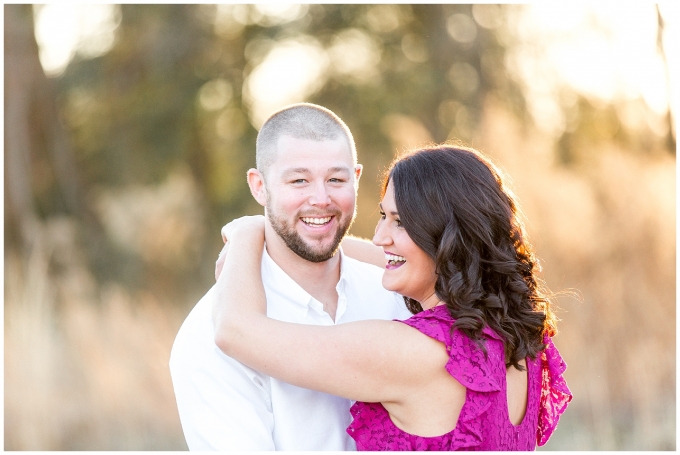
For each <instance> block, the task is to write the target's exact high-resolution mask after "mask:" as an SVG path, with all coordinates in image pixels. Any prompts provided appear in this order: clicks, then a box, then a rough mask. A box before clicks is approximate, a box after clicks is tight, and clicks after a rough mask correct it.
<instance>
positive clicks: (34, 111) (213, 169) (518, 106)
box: [5, 4, 654, 294]
mask: <svg viewBox="0 0 680 455" xmlns="http://www.w3.org/2000/svg"><path fill="white" fill-rule="evenodd" d="M268 8H269V9H268ZM272 8H273V9H272ZM276 8H277V7H275V6H272V5H269V6H267V5H152V4H149V5H130V4H125V5H122V6H121V7H120V25H119V27H118V29H117V30H116V40H115V43H114V45H113V47H112V49H111V50H110V51H109V52H107V53H105V54H104V55H101V56H99V57H96V58H83V57H81V56H79V55H78V54H76V57H75V58H74V59H73V60H72V61H71V62H70V64H69V65H68V67H67V68H66V70H65V72H64V73H63V75H61V76H59V77H57V78H46V77H45V76H44V73H43V72H42V70H41V69H40V67H39V62H38V54H37V48H36V44H35V39H34V38H33V35H32V33H33V31H32V14H31V8H30V7H28V6H19V5H8V6H6V8H5V10H6V12H7V14H6V19H5V22H6V27H5V38H6V39H5V47H6V54H5V60H6V68H5V75H6V77H5V89H6V90H5V93H6V95H7V96H6V101H5V103H6V104H5V112H6V128H5V131H6V132H7V133H8V134H6V137H5V148H6V151H7V153H6V158H5V160H6V179H5V182H6V183H5V184H6V189H7V197H8V204H7V208H6V214H5V216H6V220H8V221H10V224H12V223H13V224H12V226H14V225H16V226H19V225H22V224H26V223H29V222H30V221H27V220H30V219H32V218H36V217H37V218H40V217H45V216H51V215H54V214H59V213H63V214H73V215H74V216H76V217H78V218H79V219H80V220H81V221H83V225H84V226H88V228H87V229H89V231H88V232H99V233H100V235H103V234H101V232H103V231H102V227H101V226H100V225H99V224H98V223H99V221H98V220H99V219H100V218H101V213H100V214H99V218H97V217H92V216H89V215H87V214H89V213H93V212H95V211H96V210H98V208H97V207H95V206H96V205H97V204H98V203H99V202H98V201H100V200H101V197H100V196H99V195H100V194H101V193H102V192H111V191H114V192H115V191H118V190H122V189H126V188H134V187H144V186H148V185H160V184H161V183H162V182H165V181H166V180H167V179H168V178H169V177H170V176H172V175H175V174H177V173H182V172H184V171H183V170H184V169H188V170H189V174H190V180H191V181H192V182H194V183H195V187H196V188H197V192H198V200H197V201H196V202H195V205H196V207H197V210H198V211H199V212H200V213H203V214H204V219H202V220H200V221H198V220H197V221H196V223H202V224H204V225H205V232H207V235H209V237H207V238H206V239H203V238H202V237H200V238H199V235H198V234H197V233H195V232H193V231H192V232H191V233H190V234H188V235H189V236H190V237H191V238H192V241H191V242H188V243H187V245H189V244H193V245H192V246H190V247H189V246H187V247H186V248H192V251H193V253H191V254H189V253H186V252H185V253H186V254H184V253H182V255H179V256H176V259H175V260H165V261H164V262H162V261H159V260H156V258H155V256H154V254H147V255H146V257H143V256H144V255H143V254H142V253H141V252H139V251H137V252H135V251H134V250H133V249H131V248H128V249H124V248H121V247H120V245H119V246H118V247H116V246H113V243H112V242H111V241H110V240H111V239H110V238H109V241H107V242H101V241H100V242H92V241H91V245H88V247H87V248H86V250H87V251H88V253H89V254H90V261H91V263H92V266H93V269H94V270H95V271H96V272H97V274H98V277H99V279H100V280H108V279H113V280H119V281H123V282H125V283H127V284H128V285H131V286H136V287H143V286H148V284H149V283H158V284H157V286H156V287H158V288H159V289H160V290H159V292H161V291H163V290H165V292H168V293H170V294H177V292H179V290H180V289H185V288H186V287H187V286H189V284H188V283H192V284H193V286H195V288H196V289H204V288H205V287H206V286H207V285H208V284H209V283H210V281H211V280H212V273H211V269H212V258H213V257H214V256H215V255H216V252H217V251H218V250H219V247H220V243H221V242H220V239H219V236H218V234H217V232H218V231H219V227H220V226H221V225H222V224H223V223H224V222H225V221H226V220H228V219H231V218H233V217H236V216H240V215H243V214H245V213H254V212H256V211H259V210H260V209H259V207H258V206H257V204H256V203H255V202H254V201H253V200H252V198H251V196H250V194H249V191H248V188H247V186H246V184H245V179H244V175H245V171H246V170H247V169H248V168H249V167H251V166H253V165H254V144H255V137H256V134H257V129H256V128H257V127H259V124H258V120H257V118H256V117H257V116H256V115H255V114H254V112H255V110H256V106H255V103H256V102H255V101H253V99H251V98H252V96H251V98H248V97H247V96H245V94H246V93H247V92H248V83H249V82H250V79H251V76H253V75H254V74H255V73H256V70H257V69H258V65H260V64H262V63H263V62H264V61H265V60H266V59H267V58H268V57H269V56H270V55H272V54H273V53H274V51H275V50H276V49H277V46H279V45H282V43H284V42H289V41H290V40H292V39H299V40H302V39H308V40H309V39H313V40H314V42H315V43H318V44H319V46H320V47H321V48H322V51H323V53H324V55H325V56H326V57H328V65H327V66H323V65H322V62H319V63H318V65H319V68H318V69H319V71H320V72H319V77H318V80H316V81H313V82H314V83H315V84H316V86H315V87H316V88H315V89H314V90H312V91H311V93H310V94H308V95H305V96H303V98H304V99H300V100H299V101H303V100H306V101H310V102H315V103H318V104H321V105H324V106H327V107H328V108H330V109H331V110H333V111H335V112H336V113H338V114H339V115H340V116H341V117H342V118H343V119H344V120H345V121H346V122H347V124H348V125H349V126H350V128H351V130H352V131H353V132H354V135H355V140H356V142H357V147H358V150H359V156H360V161H361V162H362V163H363V164H364V166H365V173H364V176H365V177H364V179H363V183H362V185H361V188H360V198H359V215H360V218H359V220H358V221H357V223H356V225H355V226H354V228H353V232H354V233H356V234H358V235H362V236H370V235H371V232H372V226H373V224H372V221H373V220H370V219H368V217H367V216H366V215H367V214H369V213H371V212H372V211H373V210H374V209H373V208H374V206H375V204H376V203H377V197H378V185H377V181H376V178H375V176H376V175H377V174H378V173H379V172H380V171H381V170H382V169H384V167H385V166H386V165H387V163H388V162H389V161H390V160H391V159H392V157H393V156H394V154H395V153H398V152H399V151H401V149H403V148H405V147H407V146H417V145H422V144H423V143H426V142H441V141H444V140H450V139H459V140H462V141H465V142H473V141H474V140H475V137H474V134H475V131H476V130H477V127H478V123H479V121H480V119H481V116H482V112H483V110H484V108H485V102H486V100H488V99H489V97H493V98H494V99H495V100H497V101H500V102H501V103H504V104H505V107H506V108H507V109H508V110H510V111H511V112H514V114H515V115H517V116H519V117H521V118H522V119H523V120H524V122H523V123H524V124H526V123H527V120H528V118H529V117H528V116H527V108H526V103H525V99H524V93H523V91H522V86H521V84H519V83H518V82H517V81H515V80H514V79H513V77H512V76H511V75H510V73H509V72H508V70H507V69H506V66H505V55H506V52H507V50H508V48H509V47H511V46H512V45H513V42H514V41H513V36H512V32H511V31H510V29H509V28H508V17H509V16H510V15H511V13H513V12H516V11H517V8H518V7H517V6H513V5H489V4H484V5H461V4H455V5H418V4H416V5H389V4H380V5H362V4H357V5H336V4H330V5H318V4H314V5H293V6H290V7H288V10H285V11H284V10H283V9H276ZM287 11H288V12H287ZM290 11H292V13H290ZM571 98H575V97H574V96H571ZM576 98H577V99H578V97H576ZM562 108H563V110H564V111H565V112H566V114H565V117H567V118H568V119H569V123H570V127H569V128H568V129H567V130H566V131H565V132H564V134H563V136H562V138H561V140H560V141H559V144H558V146H557V147H556V153H557V156H558V158H559V159H558V162H561V163H563V164H573V163H576V162H579V160H581V159H582V158H583V153H582V150H583V147H582V144H583V143H584V141H585V142H587V143H597V141H600V140H610V139H611V138H614V139H616V140H619V141H623V142H635V141H638V143H639V144H641V145H643V146H644V144H645V143H646V142H645V141H647V142H649V141H652V142H653V140H652V139H650V137H653V136H650V135H646V134H645V133H646V130H642V131H640V132H638V133H635V134H633V133H631V132H630V131H628V130H627V129H625V128H623V127H621V120H620V116H621V114H620V113H619V112H618V110H617V109H615V108H614V107H612V106H611V105H610V106H604V107H600V106H597V107H596V106H594V105H592V104H591V103H588V101H587V100H585V99H581V100H580V101H578V102H576V103H574V102H571V103H564V105H563V107H562ZM31 116H32V117H31ZM594 119H596V120H594ZM64 126H65V128H64ZM652 145H654V144H652ZM647 148H653V147H652V146H651V145H650V146H649V147H647ZM29 149H30V150H32V151H31V152H30V153H28V152H27V150H29ZM29 156H30V157H31V158H30V159H31V161H29V160H28V157H29ZM29 174H32V175H31V177H30V178H28V176H29ZM84 195H87V197H84ZM100 211H101V210H100ZM192 216H193V215H192ZM119 217H120V216H119ZM37 218H36V219H37ZM88 219H89V221H88ZM131 222H132V221H131ZM157 224H160V225H162V220H161V221H159V222H158V223H157ZM13 229H14V228H12V229H10V230H9V235H8V239H12V238H13V235H14V234H13V233H14V232H15V231H16V232H20V231H21V229H20V228H16V229H14V230H13ZM147 229H148V228H147ZM107 235H108V237H111V234H110V233H109V234H107ZM95 237H96V236H94V234H91V235H90V234H88V235H87V236H86V238H95ZM167 238H168V239H171V238H172V237H167ZM7 241H9V240H7ZM7 241H6V242H7ZM168 241H171V240H168ZM120 243H121V241H120V240H119V244H120ZM97 245H98V246H97ZM159 248H161V249H162V247H159ZM182 248H185V247H184V246H183V247H182ZM207 258H211V260H207ZM196 275H198V276H200V277H201V280H199V281H198V282H196V280H195V278H194V277H195V276H196ZM164 283H172V285H170V286H169V287H168V286H167V284H164Z"/></svg>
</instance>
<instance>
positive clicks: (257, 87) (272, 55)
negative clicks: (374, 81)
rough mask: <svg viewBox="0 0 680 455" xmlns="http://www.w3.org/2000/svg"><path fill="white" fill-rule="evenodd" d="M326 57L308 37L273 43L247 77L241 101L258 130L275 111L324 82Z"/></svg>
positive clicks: (306, 94) (326, 65) (299, 99)
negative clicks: (242, 100)
mask: <svg viewBox="0 0 680 455" xmlns="http://www.w3.org/2000/svg"><path fill="white" fill-rule="evenodd" d="M327 70H328V56H327V54H326V52H325V51H324V49H323V47H322V46H321V44H320V43H319V42H318V41H317V40H316V39H314V38H312V37H309V36H303V37H298V38H294V39H288V40H284V41H281V42H279V43H276V44H275V45H274V47H273V48H272V49H271V50H270V51H269V53H268V54H267V55H266V57H264V60H263V61H262V63H260V64H259V65H257V66H256V67H255V69H254V70H253V71H252V72H251V73H250V75H249V76H248V78H247V79H246V81H245V83H244V85H243V99H244V101H245V102H246V103H247V104H248V105H250V121H251V123H252V125H253V126H254V127H255V128H257V129H259V128H260V126H262V123H264V121H265V120H266V119H267V117H269V115H271V114H272V113H273V112H274V111H275V110H277V109H280V108H282V107H284V106H285V105H287V104H290V103H295V102H300V101H302V100H304V99H305V98H307V97H308V96H309V95H311V94H313V93H315V92H316V91H317V90H319V89H320V88H321V87H323V85H324V83H325V82H326V80H327V78H328V75H327Z"/></svg>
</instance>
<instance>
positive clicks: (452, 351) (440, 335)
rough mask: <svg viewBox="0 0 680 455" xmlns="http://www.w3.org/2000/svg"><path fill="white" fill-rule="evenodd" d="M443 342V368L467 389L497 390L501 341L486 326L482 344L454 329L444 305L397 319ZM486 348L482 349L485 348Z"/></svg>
mask: <svg viewBox="0 0 680 455" xmlns="http://www.w3.org/2000/svg"><path fill="white" fill-rule="evenodd" d="M401 322H403V323H404V324H407V325H409V326H411V327H413V328H415V329H417V330H419V331H420V332H422V333H423V334H425V335H427V336H429V337H431V338H434V339H435V340H437V341H439V342H441V343H443V344H444V345H445V346H446V350H447V351H448V353H449V361H448V362H447V364H446V371H448V372H449V374H450V375H451V376H453V377H454V378H455V379H456V380H457V381H458V382H460V383H461V384H462V385H464V386H465V387H467V388H468V389H471V390H474V391H476V392H495V391H499V390H501V381H502V378H501V377H499V373H498V369H497V368H494V365H496V364H497V363H498V362H503V341H502V339H501V338H500V337H499V336H498V335H497V334H496V333H495V332H494V331H493V330H491V329H490V328H484V330H483V331H482V333H483V334H484V348H485V349H482V347H481V346H480V345H478V344H477V343H476V342H475V341H473V340H471V339H470V338H468V337H467V336H466V335H465V334H464V333H462V332H460V331H458V330H453V331H452V330H451V329H452V327H453V323H454V322H455V320H454V319H453V318H452V317H451V315H450V314H449V312H448V309H447V308H446V307H445V306H444V305H440V306H436V307H434V308H431V309H429V310H425V311H422V312H420V313H418V314H416V315H414V316H413V317H411V318H410V319H407V320H406V321H401ZM485 351H486V352H485Z"/></svg>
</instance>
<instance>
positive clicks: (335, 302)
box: [170, 104, 410, 450]
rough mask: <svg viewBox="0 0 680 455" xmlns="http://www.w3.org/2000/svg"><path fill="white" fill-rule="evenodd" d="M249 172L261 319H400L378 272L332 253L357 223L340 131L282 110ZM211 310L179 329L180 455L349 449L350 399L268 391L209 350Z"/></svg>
mask: <svg viewBox="0 0 680 455" xmlns="http://www.w3.org/2000/svg"><path fill="white" fill-rule="evenodd" d="M256 161H257V169H250V170H249V171H248V185H249V186H250V190H251V193H252V195H253V197H254V198H255V199H256V200H257V201H258V202H259V203H260V204H261V205H263V206H264V207H265V217H266V222H265V243H266V248H265V251H264V254H263V259H262V279H263V282H264V287H265V291H266V295H267V314H268V315H269V316H270V317H272V318H275V319H279V320H283V321H288V322H297V323H305V324H317V325H331V324H339V323H343V322H349V321H355V320H360V319H395V318H398V319H405V318H407V317H409V316H410V314H409V313H408V311H407V310H406V308H405V305H404V302H403V300H402V299H401V298H400V297H399V296H397V295H396V294H393V293H390V292H388V291H385V289H384V288H383V287H382V286H381V284H380V283H381V277H382V271H381V270H380V269H379V268H377V267H375V266H373V265H368V264H366V263H363V262H359V261H357V260H354V259H352V258H349V257H348V256H346V255H345V254H344V253H343V252H342V250H340V249H339V245H340V242H341V241H342V240H343V238H344V236H345V234H346V233H347V231H348V230H349V227H350V225H351V223H352V221H353V220H354V217H355V214H356V192H357V188H358V182H359V178H360V176H361V170H362V167H361V165H359V164H357V160H356V149H355V145H354V140H353V138H352V135H351V133H350V131H349V129H348V128H347V126H346V125H345V124H344V122H343V121H342V120H340V118H338V117H337V116H336V115H335V114H334V113H332V112H331V111H329V110H328V109H325V108H323V107H320V106H316V105H312V104H296V105H292V106H289V107H287V108H284V109H282V110H280V111H278V112H276V113H275V114H273V115H272V116H271V117H270V118H269V119H268V120H267V121H266V122H265V124H264V125H263V126H262V128H261V130H260V132H259V134H258V137H257V143H256ZM381 254H382V252H381ZM214 299H215V291H214V288H212V289H211V290H210V291H208V293H207V294H206V295H205V296H204V297H203V298H202V299H201V300H200V301H199V302H198V304H197V305H196V307H195V308H194V309H193V310H192V311H191V313H190V314H189V316H188V317H187V319H186V321H185V322H184V324H183V325H182V327H181V328H180V330H179V333H178V334H177V338H176V340H175V343H174V345H173V349H172V353H171V357H170V371H171V374H172V380H173V386H174V389H175V395H176V398H177V406H178V409H179V414H180V420H181V422H182V428H183V430H184V435H185V437H186V440H187V444H188V446H189V449H191V450H354V449H355V445H354V441H353V440H352V439H351V438H350V437H349V435H348V434H347V433H346V431H345V429H346V428H347V426H348V425H349V423H350V421H351V416H350V414H349V408H350V405H351V403H350V401H349V400H346V399H344V398H340V397H336V396H332V395H328V394H325V393H321V392H315V391H311V390H307V389H302V388H299V387H295V386H292V385H290V384H287V383H285V382H282V381H278V380H276V379H273V378H271V377H268V376H265V375H263V374H261V373H259V372H257V371H254V370H252V369H250V368H248V367H246V366H244V365H242V364H241V363H239V362H237V361H235V360H234V359H232V358H230V357H227V356H226V355H224V354H223V353H222V352H221V351H220V350H219V348H218V347H217V346H216V345H215V343H214V331H213V324H212V318H211V314H212V313H211V312H212V307H213V302H214ZM323 341H324V340H319V343H323Z"/></svg>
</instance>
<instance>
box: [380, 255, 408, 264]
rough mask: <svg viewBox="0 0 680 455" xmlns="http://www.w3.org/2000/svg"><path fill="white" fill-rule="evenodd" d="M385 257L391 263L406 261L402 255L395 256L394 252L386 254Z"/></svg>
mask: <svg viewBox="0 0 680 455" xmlns="http://www.w3.org/2000/svg"><path fill="white" fill-rule="evenodd" d="M385 259H387V262H389V263H390V264H392V265H394V264H396V263H397V262H406V259H404V257H403V256H397V255H396V254H386V255H385Z"/></svg>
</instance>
